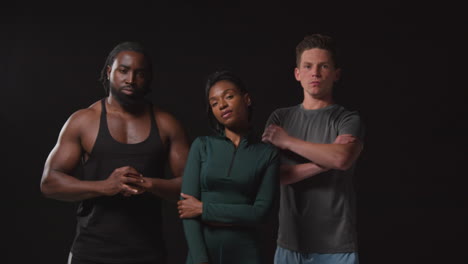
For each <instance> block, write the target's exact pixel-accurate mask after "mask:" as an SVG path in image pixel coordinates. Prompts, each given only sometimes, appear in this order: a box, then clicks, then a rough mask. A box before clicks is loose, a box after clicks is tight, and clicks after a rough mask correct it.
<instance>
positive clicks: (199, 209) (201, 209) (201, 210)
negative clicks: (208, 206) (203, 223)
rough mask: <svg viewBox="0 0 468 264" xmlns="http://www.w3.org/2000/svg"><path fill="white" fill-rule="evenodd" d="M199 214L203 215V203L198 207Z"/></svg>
mask: <svg viewBox="0 0 468 264" xmlns="http://www.w3.org/2000/svg"><path fill="white" fill-rule="evenodd" d="M198 214H199V215H202V214H203V202H200V206H199V207H198Z"/></svg>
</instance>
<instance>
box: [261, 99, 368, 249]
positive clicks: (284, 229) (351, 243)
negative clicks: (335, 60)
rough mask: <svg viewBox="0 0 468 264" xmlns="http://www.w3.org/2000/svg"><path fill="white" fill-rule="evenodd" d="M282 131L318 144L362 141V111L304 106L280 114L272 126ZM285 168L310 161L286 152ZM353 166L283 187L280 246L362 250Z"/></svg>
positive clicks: (271, 121) (279, 234) (271, 122)
mask: <svg viewBox="0 0 468 264" xmlns="http://www.w3.org/2000/svg"><path fill="white" fill-rule="evenodd" d="M269 124H276V125H278V126H281V127H283V128H284V129H285V130H286V131H287V132H288V134H289V135H290V136H293V137H296V138H299V139H302V140H305V141H309V142H314V143H325V144H330V143H333V142H334V141H335V139H336V137H337V136H339V135H343V134H351V135H353V136H356V137H358V138H359V139H360V140H362V138H363V134H364V133H363V127H362V125H361V120H360V118H359V115H358V114H357V112H352V111H348V110H346V109H345V108H343V107H342V106H339V105H336V104H335V105H330V106H327V107H324V108H321V109H317V110H306V109H304V108H303V107H302V104H300V105H297V106H293V107H288V108H281V109H277V110H275V111H274V112H273V113H272V114H271V116H270V118H269V119H268V122H267V125H269ZM281 160H282V163H283V164H300V163H306V162H310V161H309V160H307V159H305V158H303V157H301V156H299V155H297V154H295V153H293V152H290V151H282V157H281ZM353 171H354V166H352V167H351V168H350V169H349V170H346V171H340V170H329V171H327V172H324V173H321V174H318V175H315V176H313V177H311V178H308V179H305V180H303V181H300V182H297V183H294V184H290V185H283V186H281V199H280V210H279V230H278V241H277V242H278V245H279V246H281V247H283V248H286V249H290V250H293V251H297V252H301V253H342V252H354V251H357V238H356V229H355V224H356V223H355V222H356V221H355V215H356V213H355V194H354V190H353V184H352V176H353Z"/></svg>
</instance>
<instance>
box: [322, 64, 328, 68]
mask: <svg viewBox="0 0 468 264" xmlns="http://www.w3.org/2000/svg"><path fill="white" fill-rule="evenodd" d="M322 68H324V69H328V68H330V66H329V65H328V64H323V65H322Z"/></svg>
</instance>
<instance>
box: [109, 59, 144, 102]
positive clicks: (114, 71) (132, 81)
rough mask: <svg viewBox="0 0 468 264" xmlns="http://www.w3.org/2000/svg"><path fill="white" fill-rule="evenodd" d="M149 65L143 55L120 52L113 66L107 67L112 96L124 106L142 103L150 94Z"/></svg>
mask: <svg viewBox="0 0 468 264" xmlns="http://www.w3.org/2000/svg"><path fill="white" fill-rule="evenodd" d="M147 65H148V64H147V63H146V60H145V56H144V55H143V54H142V53H139V52H134V51H122V52H119V53H118V54H117V56H116V57H115V59H114V62H113V63H112V66H108V67H107V77H108V79H109V86H110V88H111V89H110V94H111V96H113V97H115V98H116V99H117V101H119V102H120V103H121V104H124V105H129V104H130V105H131V104H134V103H137V102H139V101H141V100H142V99H143V97H144V96H145V95H146V94H147V93H148V89H147V86H148V83H149V82H148V81H149V80H148V79H149V72H148V66H147Z"/></svg>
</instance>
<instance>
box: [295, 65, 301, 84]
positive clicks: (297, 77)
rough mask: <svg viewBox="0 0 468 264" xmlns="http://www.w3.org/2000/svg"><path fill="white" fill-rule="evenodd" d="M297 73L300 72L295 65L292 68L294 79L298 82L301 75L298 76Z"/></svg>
mask: <svg viewBox="0 0 468 264" xmlns="http://www.w3.org/2000/svg"><path fill="white" fill-rule="evenodd" d="M299 73H300V72H299V68H297V67H296V68H294V77H296V80H297V81H299V82H300V81H301V77H300V76H299Z"/></svg>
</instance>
